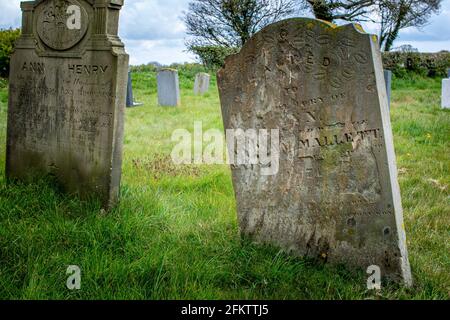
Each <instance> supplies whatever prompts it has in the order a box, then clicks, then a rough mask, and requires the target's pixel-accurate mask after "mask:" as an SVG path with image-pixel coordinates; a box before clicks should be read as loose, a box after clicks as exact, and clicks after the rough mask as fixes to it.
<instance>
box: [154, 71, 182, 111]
mask: <svg viewBox="0 0 450 320" xmlns="http://www.w3.org/2000/svg"><path fill="white" fill-rule="evenodd" d="M157 81H158V103H159V105H160V106H169V107H176V106H179V105H180V103H181V98H180V86H179V80H178V71H177V70H174V69H161V70H160V71H159V72H158V76H157Z"/></svg>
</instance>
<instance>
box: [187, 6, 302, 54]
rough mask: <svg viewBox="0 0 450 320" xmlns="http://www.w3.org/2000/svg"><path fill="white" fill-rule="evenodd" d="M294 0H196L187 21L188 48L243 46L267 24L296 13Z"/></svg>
mask: <svg viewBox="0 0 450 320" xmlns="http://www.w3.org/2000/svg"><path fill="white" fill-rule="evenodd" d="M294 9H295V6H294V1H293V0H193V1H192V2H190V3H189V9H188V12H185V13H184V17H183V20H184V22H185V23H186V26H187V34H188V35H189V36H190V37H191V38H190V39H189V40H188V43H187V45H188V48H192V47H200V46H223V47H229V48H240V47H242V46H243V45H244V44H245V42H247V41H248V39H250V37H251V36H252V35H253V34H255V33H256V32H258V31H259V30H260V29H262V28H263V27H265V26H266V25H268V24H270V23H273V22H275V21H278V20H280V19H282V18H284V17H286V16H288V15H290V14H292V13H293V12H294Z"/></svg>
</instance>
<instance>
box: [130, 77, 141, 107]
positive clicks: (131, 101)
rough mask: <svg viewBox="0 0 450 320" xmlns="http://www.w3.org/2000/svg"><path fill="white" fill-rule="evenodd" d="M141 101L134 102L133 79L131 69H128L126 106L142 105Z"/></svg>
mask: <svg viewBox="0 0 450 320" xmlns="http://www.w3.org/2000/svg"><path fill="white" fill-rule="evenodd" d="M142 105H143V103H141V102H134V96H133V79H132V78H131V71H128V83H127V107H128V108H132V107H139V106H142Z"/></svg>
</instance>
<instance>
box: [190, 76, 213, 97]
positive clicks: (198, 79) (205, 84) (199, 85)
mask: <svg viewBox="0 0 450 320" xmlns="http://www.w3.org/2000/svg"><path fill="white" fill-rule="evenodd" d="M210 79H211V76H210V75H209V74H207V73H203V72H201V73H197V75H196V76H195V83H194V94H195V95H204V94H205V93H206V92H208V90H209V82H210Z"/></svg>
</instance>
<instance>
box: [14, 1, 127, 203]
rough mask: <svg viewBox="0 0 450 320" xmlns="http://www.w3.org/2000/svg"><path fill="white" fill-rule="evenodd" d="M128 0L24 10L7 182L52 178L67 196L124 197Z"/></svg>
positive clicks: (29, 5)
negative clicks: (122, 20)
mask: <svg viewBox="0 0 450 320" xmlns="http://www.w3.org/2000/svg"><path fill="white" fill-rule="evenodd" d="M122 5H123V0H105V1H94V0H41V1H29V2H22V4H21V8H22V14H23V19H22V21H23V25H22V35H21V37H20V38H19V40H18V41H17V44H16V48H15V51H14V54H13V56H12V58H11V73H10V91H9V109H8V141H7V157H6V174H7V177H8V179H9V180H14V179H27V178H28V177H29V176H30V175H35V174H37V173H42V174H50V175H52V176H54V177H56V179H57V180H58V181H59V183H60V184H61V186H62V187H63V189H64V190H65V191H66V192H68V193H74V194H78V195H80V196H81V197H83V198H84V197H89V198H91V197H95V198H98V199H100V201H101V202H102V204H103V206H104V207H105V208H110V207H111V206H113V205H114V204H115V203H116V202H117V200H118V195H119V185H120V177H121V165H122V141H123V114H124V108H125V98H126V83H127V69H128V55H127V54H126V53H125V50H124V45H123V43H122V42H121V41H120V39H119V37H118V36H117V30H118V23H119V11H120V9H121V7H122Z"/></svg>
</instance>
